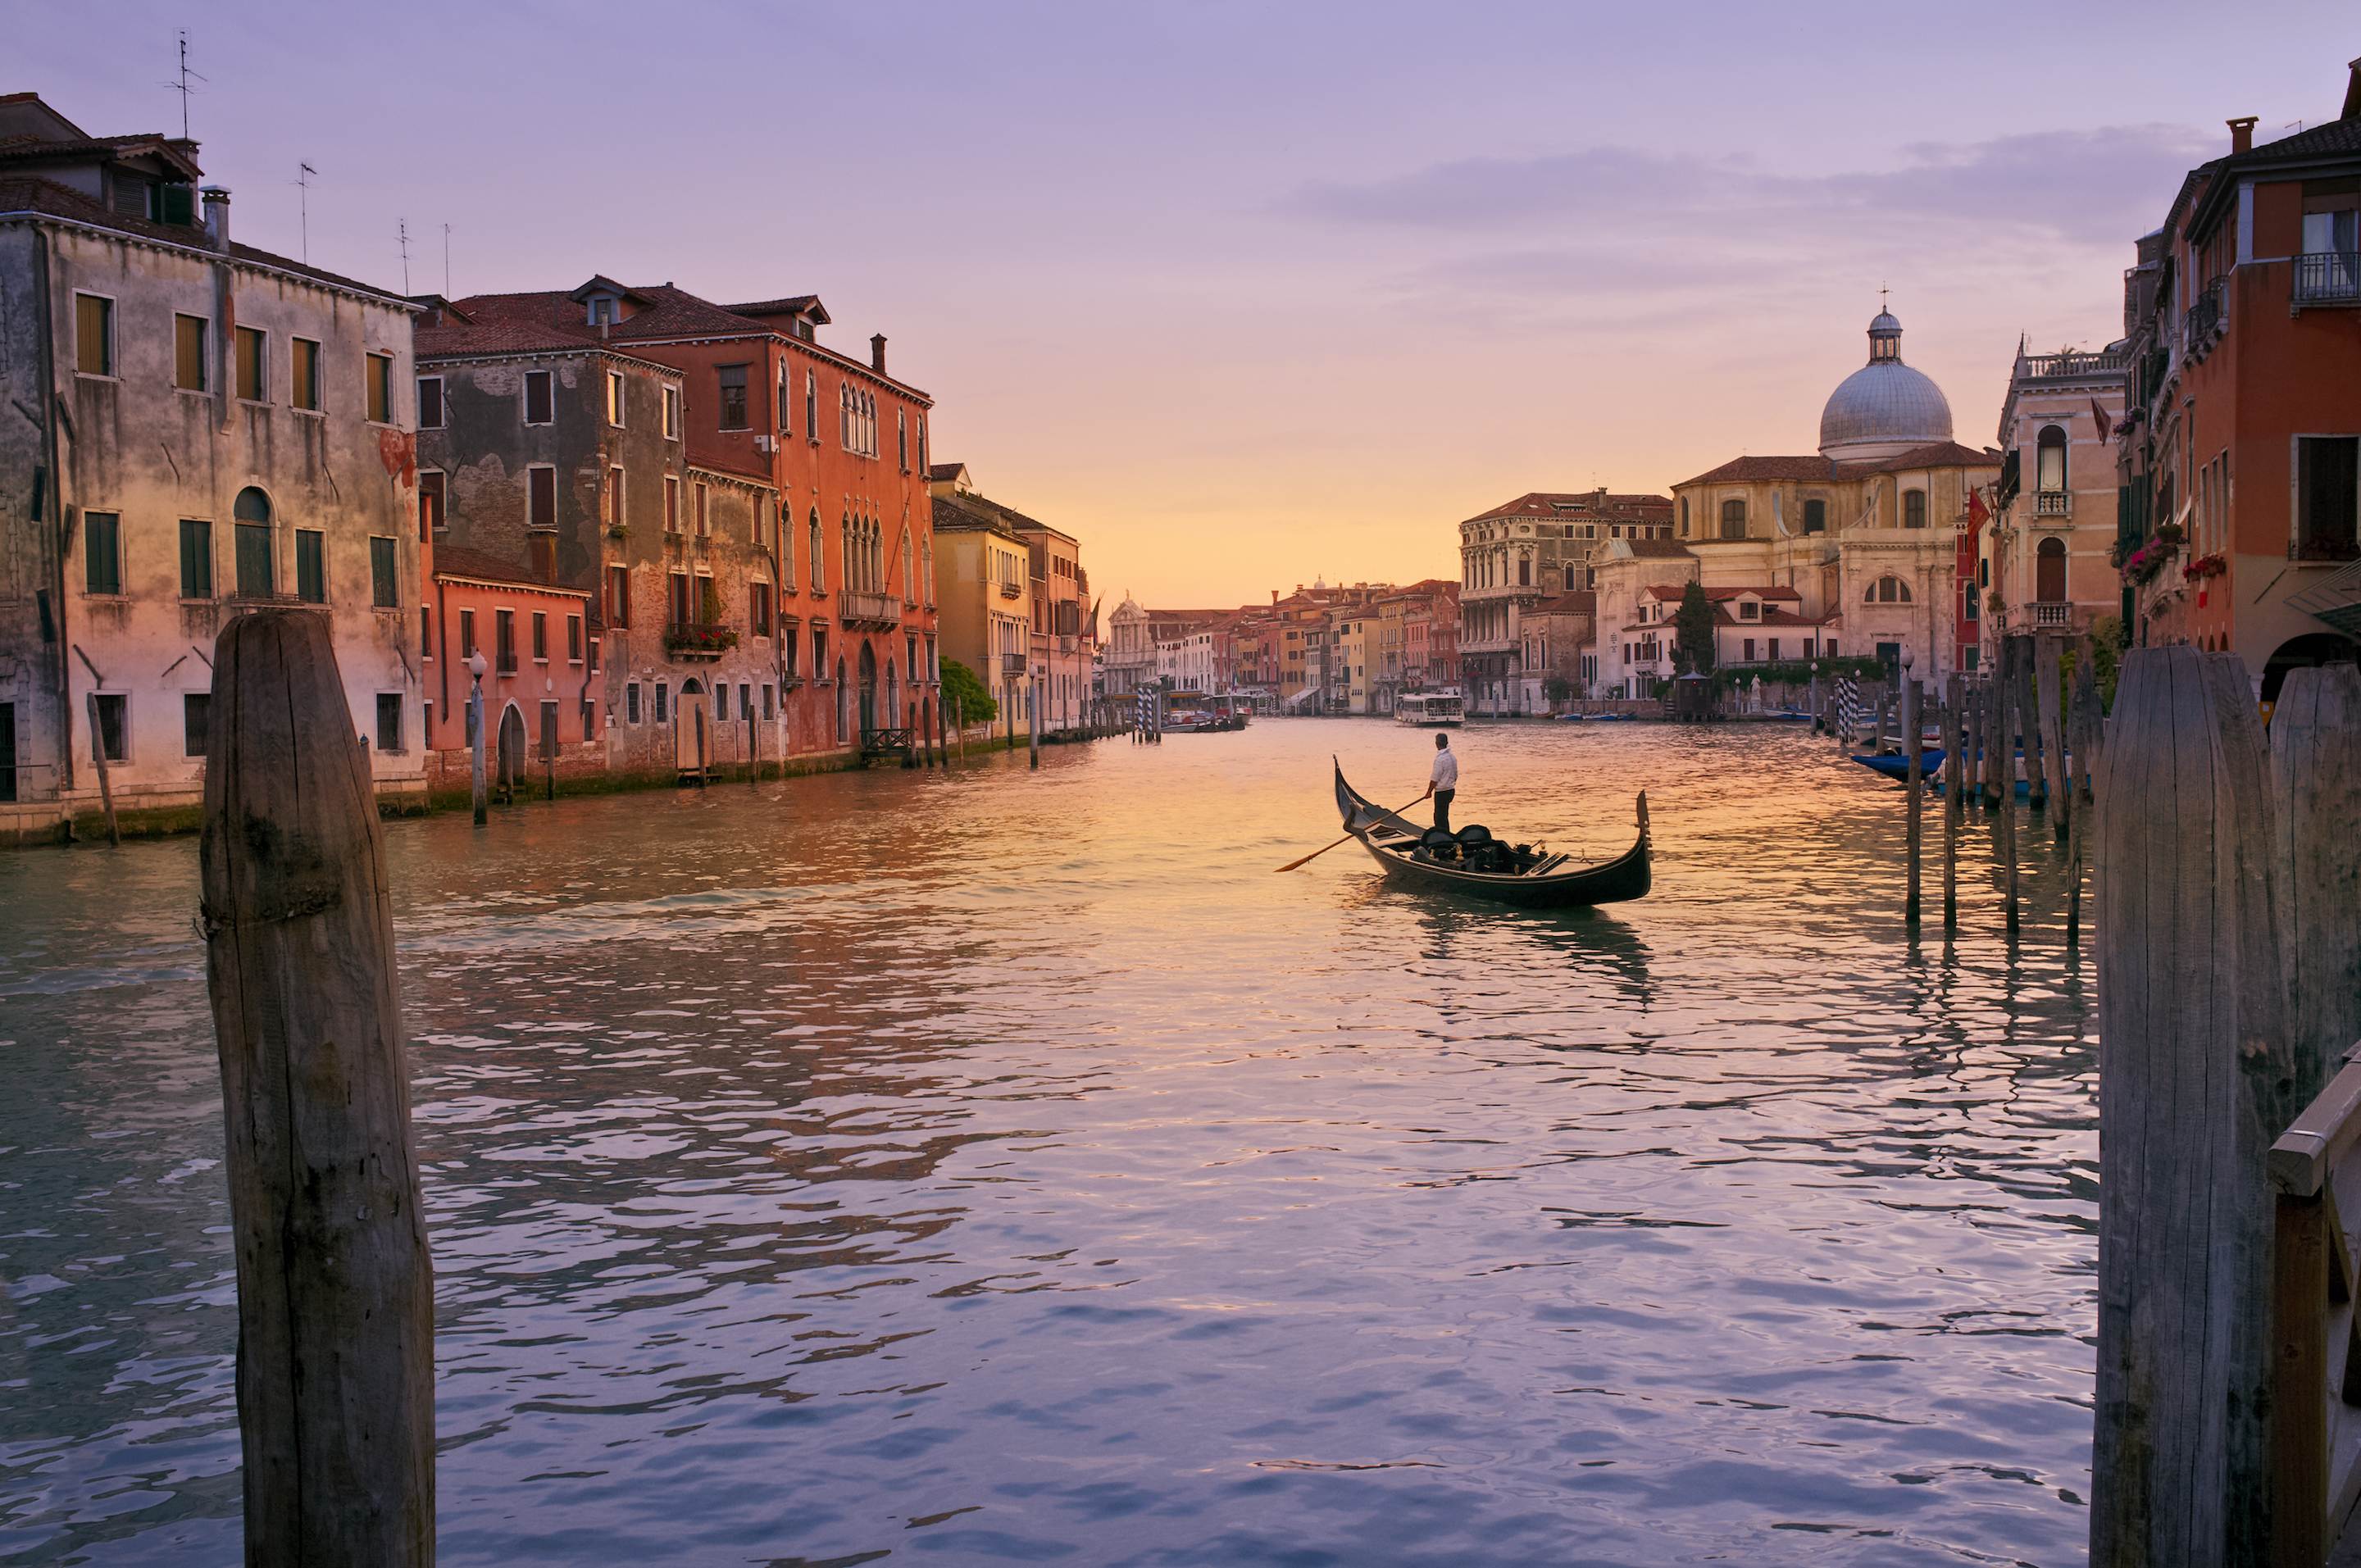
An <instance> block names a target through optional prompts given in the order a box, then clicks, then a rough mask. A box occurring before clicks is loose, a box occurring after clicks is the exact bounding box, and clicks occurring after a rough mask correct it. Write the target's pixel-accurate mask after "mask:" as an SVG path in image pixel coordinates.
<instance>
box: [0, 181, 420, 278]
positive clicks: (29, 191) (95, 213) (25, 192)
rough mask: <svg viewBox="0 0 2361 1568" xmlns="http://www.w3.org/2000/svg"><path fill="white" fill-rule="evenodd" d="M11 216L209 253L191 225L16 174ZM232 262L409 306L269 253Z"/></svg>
mask: <svg viewBox="0 0 2361 1568" xmlns="http://www.w3.org/2000/svg"><path fill="white" fill-rule="evenodd" d="M11 213H38V214H42V215H43V216H46V217H53V218H61V219H64V220H65V221H67V222H69V223H77V224H88V225H91V226H92V227H93V228H104V229H113V230H115V232H117V233H119V234H127V235H136V236H138V237H139V238H141V239H152V240H155V241H158V242H159V243H160V244H164V245H177V246H183V247H187V248H189V249H191V250H202V251H208V252H210V251H211V250H212V248H213V247H212V246H211V245H210V244H209V243H207V241H206V239H205V231H204V230H203V228H202V227H200V226H199V225H195V224H159V223H155V222H152V221H150V220H148V219H147V218H127V217H125V216H124V215H122V214H119V213H116V212H115V211H113V210H111V209H109V208H108V207H106V206H105V205H104V204H103V203H98V202H95V201H93V200H92V199H91V198H90V197H88V196H85V195H83V194H82V192H79V191H76V190H73V189H71V188H70V187H68V186H64V185H60V184H59V183H58V182H57V181H53V180H38V179H32V178H29V177H27V176H23V175H18V176H15V177H11V178H0V215H5V214H11ZM229 254H230V259H232V260H234V261H243V262H246V263H247V264H248V265H249V266H254V267H268V268H269V269H272V270H273V271H277V272H290V273H293V274H295V275H296V276H298V277H302V278H309V279H312V280H314V281H316V282H320V283H325V284H327V285H329V286H330V287H332V288H337V289H346V290H350V291H353V292H355V293H359V294H372V295H375V296H376V297H378V298H379V299H381V300H386V301H389V302H394V303H397V304H402V305H407V304H408V303H409V302H408V301H406V300H403V299H402V298H401V296H400V295H398V294H396V293H394V292H393V291H391V290H390V289H380V288H379V287H378V286H377V285H375V284H374V283H363V282H361V281H359V280H357V279H352V278H346V277H345V276H343V275H342V274H340V273H335V272H331V271H329V270H328V269H325V268H324V267H313V266H311V265H309V264H307V263H305V262H301V261H296V260H294V259H292V258H288V257H284V256H280V255H279V254H277V253H276V252H273V251H268V250H258V249H257V248H255V247H253V246H250V245H240V244H238V243H237V242H236V240H232V241H231V242H230V247H229Z"/></svg>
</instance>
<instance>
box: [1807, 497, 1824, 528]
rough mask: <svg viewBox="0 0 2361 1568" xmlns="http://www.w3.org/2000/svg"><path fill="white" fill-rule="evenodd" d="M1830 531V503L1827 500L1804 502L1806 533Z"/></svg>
mask: <svg viewBox="0 0 2361 1568" xmlns="http://www.w3.org/2000/svg"><path fill="white" fill-rule="evenodd" d="M1804 532H1806V533H1826V532H1828V502H1826V501H1806V502H1805V503H1804Z"/></svg>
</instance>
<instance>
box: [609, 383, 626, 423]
mask: <svg viewBox="0 0 2361 1568" xmlns="http://www.w3.org/2000/svg"><path fill="white" fill-rule="evenodd" d="M607 422H608V423H609V424H611V425H613V426H614V427H615V428H616V429H618V430H620V429H622V428H623V373H622V372H621V371H620V370H609V371H608V372H607Z"/></svg>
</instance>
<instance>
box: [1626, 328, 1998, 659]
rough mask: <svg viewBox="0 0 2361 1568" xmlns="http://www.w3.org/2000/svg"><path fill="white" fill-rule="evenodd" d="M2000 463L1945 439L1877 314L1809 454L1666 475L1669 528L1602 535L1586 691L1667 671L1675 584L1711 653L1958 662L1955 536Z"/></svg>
mask: <svg viewBox="0 0 2361 1568" xmlns="http://www.w3.org/2000/svg"><path fill="white" fill-rule="evenodd" d="M2000 466H2001V455H2000V454H1999V453H1997V452H1989V451H1977V450H1973V449H1971V448H1969V447H1965V446H1962V445H1960V444H1958V443H1957V442H1955V441H1953V440H1952V439H1951V409H1950V404H1949V401H1948V400H1946V399H1945V398H1944V396H1943V393H1942V389H1940V388H1938V387H1937V386H1936V385H1935V383H1934V381H1933V380H1932V379H1931V378H1928V377H1927V375H1926V374H1925V373H1924V372H1922V371H1919V370H1916V369H1915V368H1913V367H1910V366H1908V365H1906V364H1905V363H1904V362H1903V359H1902V323H1900V322H1899V321H1897V320H1895V319H1894V317H1893V316H1892V315H1890V314H1888V313H1885V312H1883V311H1881V312H1879V313H1878V314H1877V316H1876V318H1875V319H1874V320H1872V322H1871V323H1870V325H1869V360H1868V363H1866V364H1865V365H1863V366H1862V367H1861V368H1860V369H1858V370H1856V371H1854V372H1853V373H1852V374H1851V375H1850V376H1849V377H1847V378H1845V379H1844V381H1843V382H1841V383H1840V384H1839V386H1838V387H1837V389H1836V390H1835V391H1834V392H1833V393H1831V394H1830V395H1829V397H1828V402H1827V404H1826V405H1825V407H1824V408H1823V409H1822V410H1821V413H1820V442H1819V450H1818V451H1817V453H1812V454H1807V455H1795V456H1759V457H1757V456H1749V457H1737V458H1732V459H1731V460H1730V461H1729V462H1727V463H1724V464H1722V465H1720V466H1719V467H1715V468H1711V469H1708V470H1707V471H1706V472H1705V473H1702V474H1699V475H1697V477H1694V478H1691V479H1687V480H1685V481H1683V482H1682V483H1680V484H1678V485H1675V487H1673V499H1674V513H1675V522H1674V537H1673V538H1672V539H1671V540H1669V541H1663V542H1644V541H1643V542H1640V543H1638V544H1637V545H1636V546H1635V544H1634V543H1632V542H1629V541H1620V540H1619V541H1612V542H1610V543H1609V545H1608V547H1607V549H1606V552H1605V554H1603V556H1601V557H1600V559H1599V560H1598V582H1597V587H1598V632H1597V641H1596V643H1595V646H1594V649H1593V652H1592V656H1591V658H1590V660H1589V662H1588V663H1589V666H1590V667H1593V668H1595V669H1596V672H1597V674H1596V677H1595V680H1594V682H1593V686H1592V689H1593V691H1594V692H1595V693H1598V694H1599V695H1604V696H1623V697H1644V696H1649V695H1651V693H1652V692H1653V689H1654V685H1655V683H1656V682H1658V681H1660V680H1664V679H1668V678H1670V677H1671V676H1672V675H1673V674H1675V669H1674V660H1673V650H1674V639H1673V630H1672V623H1671V622H1672V612H1673V610H1674V609H1677V607H1678V601H1679V598H1680V595H1681V593H1682V592H1683V591H1684V590H1685V588H1686V584H1688V583H1690V582H1696V583H1698V584H1701V585H1702V586H1703V587H1705V588H1706V590H1707V594H1708V599H1709V600H1711V601H1713V603H1714V605H1715V614H1716V623H1717V638H1716V641H1717V644H1718V647H1719V661H1720V662H1721V663H1725V664H1730V663H1735V664H1738V665H1741V666H1742V665H1745V664H1749V663H1752V664H1766V665H1767V664H1774V663H1798V662H1807V661H1810V660H1814V659H1824V658H1842V657H1861V658H1871V657H1874V658H1879V659H1883V661H1885V662H1886V663H1888V664H1889V665H1891V666H1893V667H1895V668H1897V669H1898V668H1900V667H1901V666H1902V665H1903V664H1904V663H1907V664H1908V665H1909V667H1910V668H1911V670H1912V672H1913V673H1914V674H1917V675H1919V676H1920V677H1921V678H1932V679H1940V678H1941V677H1942V676H1944V675H1946V674H1949V673H1950V672H1951V671H1952V670H1954V669H1959V668H1962V667H1967V668H1972V667H1973V665H1974V663H1975V659H1976V655H1975V652H1974V647H1975V638H1974V636H1973V633H1972V629H1970V630H1969V635H1968V636H1966V637H1965V638H1962V636H1961V635H1960V633H1961V630H1962V622H1963V621H1971V620H1972V619H1973V618H1974V616H1975V614H1976V607H1975V606H1974V605H1973V604H1972V603H1971V602H1970V601H1971V599H1972V598H1973V595H1974V588H1973V584H1972V577H1971V576H1963V574H1962V572H1961V569H1960V542H1961V540H1962V539H1963V538H1966V537H1969V536H1970V535H1971V532H1972V531H1973V526H1974V521H1981V519H1982V516H1983V515H1984V505H1985V502H1984V499H1983V497H1984V494H1985V493H1986V492H1987V491H1988V488H1989V487H1990V486H1991V485H1992V484H1993V482H1994V481H1996V480H1997V479H1998V478H1999V477H2000ZM1971 513H1972V514H1974V521H1971ZM1971 570H1972V568H1971ZM1963 595H1964V597H1963ZM1741 618H1745V619H1741ZM1725 621H1726V622H1727V625H1725V624H1723V623H1724V622H1725ZM1774 624H1775V630H1774ZM1756 630H1759V633H1760V634H1759V635H1757V634H1754V633H1755V631H1756ZM1733 655H1734V657H1733Z"/></svg>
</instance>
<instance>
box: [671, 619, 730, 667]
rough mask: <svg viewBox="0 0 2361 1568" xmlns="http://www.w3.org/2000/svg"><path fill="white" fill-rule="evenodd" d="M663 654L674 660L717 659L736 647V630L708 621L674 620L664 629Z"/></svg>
mask: <svg viewBox="0 0 2361 1568" xmlns="http://www.w3.org/2000/svg"><path fill="white" fill-rule="evenodd" d="M736 646H738V629H737V628H736V627H734V626H717V625H715V624H714V623H712V622H710V621H701V620H675V621H674V622H673V623H672V624H671V625H669V626H667V627H665V628H664V652H666V653H667V654H669V655H671V656H672V657H673V658H675V659H719V657H721V655H722V654H724V653H726V652H729V651H730V649H732V648H735V647H736Z"/></svg>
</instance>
